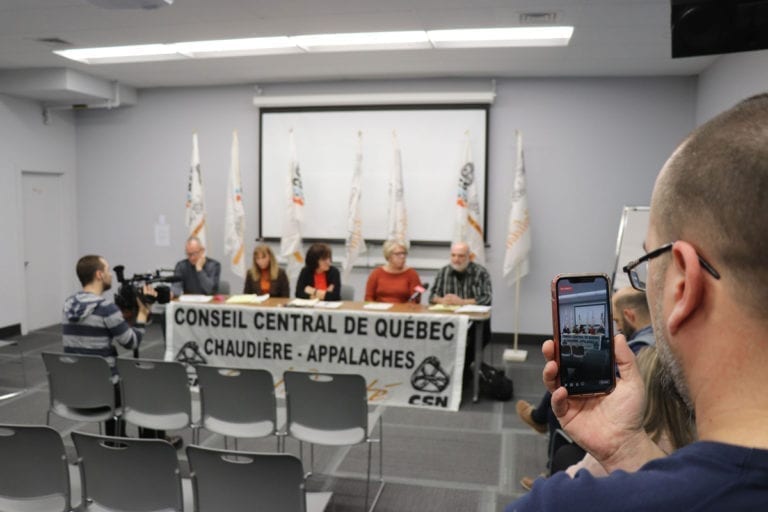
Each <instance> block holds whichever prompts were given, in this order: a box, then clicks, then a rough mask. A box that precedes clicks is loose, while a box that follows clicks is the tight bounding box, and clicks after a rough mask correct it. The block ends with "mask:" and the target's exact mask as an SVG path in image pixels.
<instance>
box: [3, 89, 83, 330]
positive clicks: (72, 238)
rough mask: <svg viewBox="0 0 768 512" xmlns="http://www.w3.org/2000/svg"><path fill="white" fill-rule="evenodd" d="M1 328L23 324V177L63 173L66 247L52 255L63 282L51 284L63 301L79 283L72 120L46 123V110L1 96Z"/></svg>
mask: <svg viewBox="0 0 768 512" xmlns="http://www.w3.org/2000/svg"><path fill="white" fill-rule="evenodd" d="M0 155H2V156H0V240H2V242H0V275H2V276H3V293H2V294H0V327H7V326H10V325H15V324H23V323H24V322H25V318H24V316H25V309H26V306H25V302H26V296H25V281H24V249H23V243H24V238H23V235H24V233H23V231H22V229H21V226H22V225H23V218H22V212H23V205H22V198H21V194H20V193H21V172H22V171H37V172H55V173H62V174H63V177H64V187H65V190H66V191H67V197H65V198H63V201H62V204H63V208H64V211H65V217H66V218H65V219H63V226H64V229H65V231H66V232H65V234H64V236H63V237H62V239H63V240H64V242H63V246H61V247H51V248H50V250H51V251H53V252H55V253H56V254H58V255H60V257H61V262H62V282H59V283H51V286H52V287H54V288H55V289H56V290H57V293H59V294H60V295H61V298H62V302H63V300H64V297H65V295H66V294H67V293H69V292H70V291H71V289H72V287H73V286H74V283H75V282H76V279H75V275H74V266H73V263H72V261H73V259H72V258H73V257H75V254H76V246H77V230H76V229H75V219H74V211H75V168H76V158H75V128H74V121H73V118H72V115H71V114H69V113H63V112H52V113H51V119H50V124H48V125H45V124H44V123H43V116H42V108H41V107H40V105H39V104H38V103H36V102H32V101H27V100H20V99H15V98H11V97H9V96H4V95H0Z"/></svg>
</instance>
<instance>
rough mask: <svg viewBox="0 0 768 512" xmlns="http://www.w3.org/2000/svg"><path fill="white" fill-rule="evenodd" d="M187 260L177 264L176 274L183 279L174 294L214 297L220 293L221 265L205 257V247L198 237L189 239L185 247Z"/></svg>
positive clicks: (175, 288)
mask: <svg viewBox="0 0 768 512" xmlns="http://www.w3.org/2000/svg"><path fill="white" fill-rule="evenodd" d="M185 251H186V254H187V259H184V260H181V261H179V262H178V263H177V264H176V268H175V269H174V274H175V275H176V276H177V277H180V278H181V279H182V282H181V284H176V285H174V287H173V294H174V295H176V296H178V295H181V294H182V293H193V294H199V295H213V294H215V293H217V292H218V291H219V276H220V275H221V263H219V262H218V261H216V260H214V259H212V258H208V257H206V255H205V247H203V244H202V243H201V242H200V239H199V238H197V237H196V236H192V237H189V239H187V244H186V246H185Z"/></svg>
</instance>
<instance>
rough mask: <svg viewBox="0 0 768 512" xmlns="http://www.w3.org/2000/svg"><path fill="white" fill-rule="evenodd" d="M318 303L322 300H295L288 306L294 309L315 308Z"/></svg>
mask: <svg viewBox="0 0 768 512" xmlns="http://www.w3.org/2000/svg"><path fill="white" fill-rule="evenodd" d="M318 302H320V299H293V300H292V301H290V302H289V303H288V304H286V306H291V307H294V308H313V307H315V305H316V304H317V303H318Z"/></svg>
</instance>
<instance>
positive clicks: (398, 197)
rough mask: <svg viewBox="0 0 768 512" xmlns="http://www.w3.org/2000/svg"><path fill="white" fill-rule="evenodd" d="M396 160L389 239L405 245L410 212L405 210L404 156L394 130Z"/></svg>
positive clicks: (390, 179) (389, 212)
mask: <svg viewBox="0 0 768 512" xmlns="http://www.w3.org/2000/svg"><path fill="white" fill-rule="evenodd" d="M392 144H393V146H394V152H395V160H394V165H392V171H391V172H390V174H389V202H388V205H387V240H396V241H398V242H400V243H401V244H403V245H404V246H405V247H408V246H409V245H410V241H409V240H408V213H407V212H406V210H405V192H404V189H403V158H402V155H401V153H400V143H399V142H398V140H397V133H395V132H392Z"/></svg>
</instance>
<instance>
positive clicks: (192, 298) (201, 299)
mask: <svg viewBox="0 0 768 512" xmlns="http://www.w3.org/2000/svg"><path fill="white" fill-rule="evenodd" d="M212 300H213V295H193V294H191V293H186V294H184V295H182V296H180V297H179V302H193V303H196V304H203V303H205V302H211V301H212Z"/></svg>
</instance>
